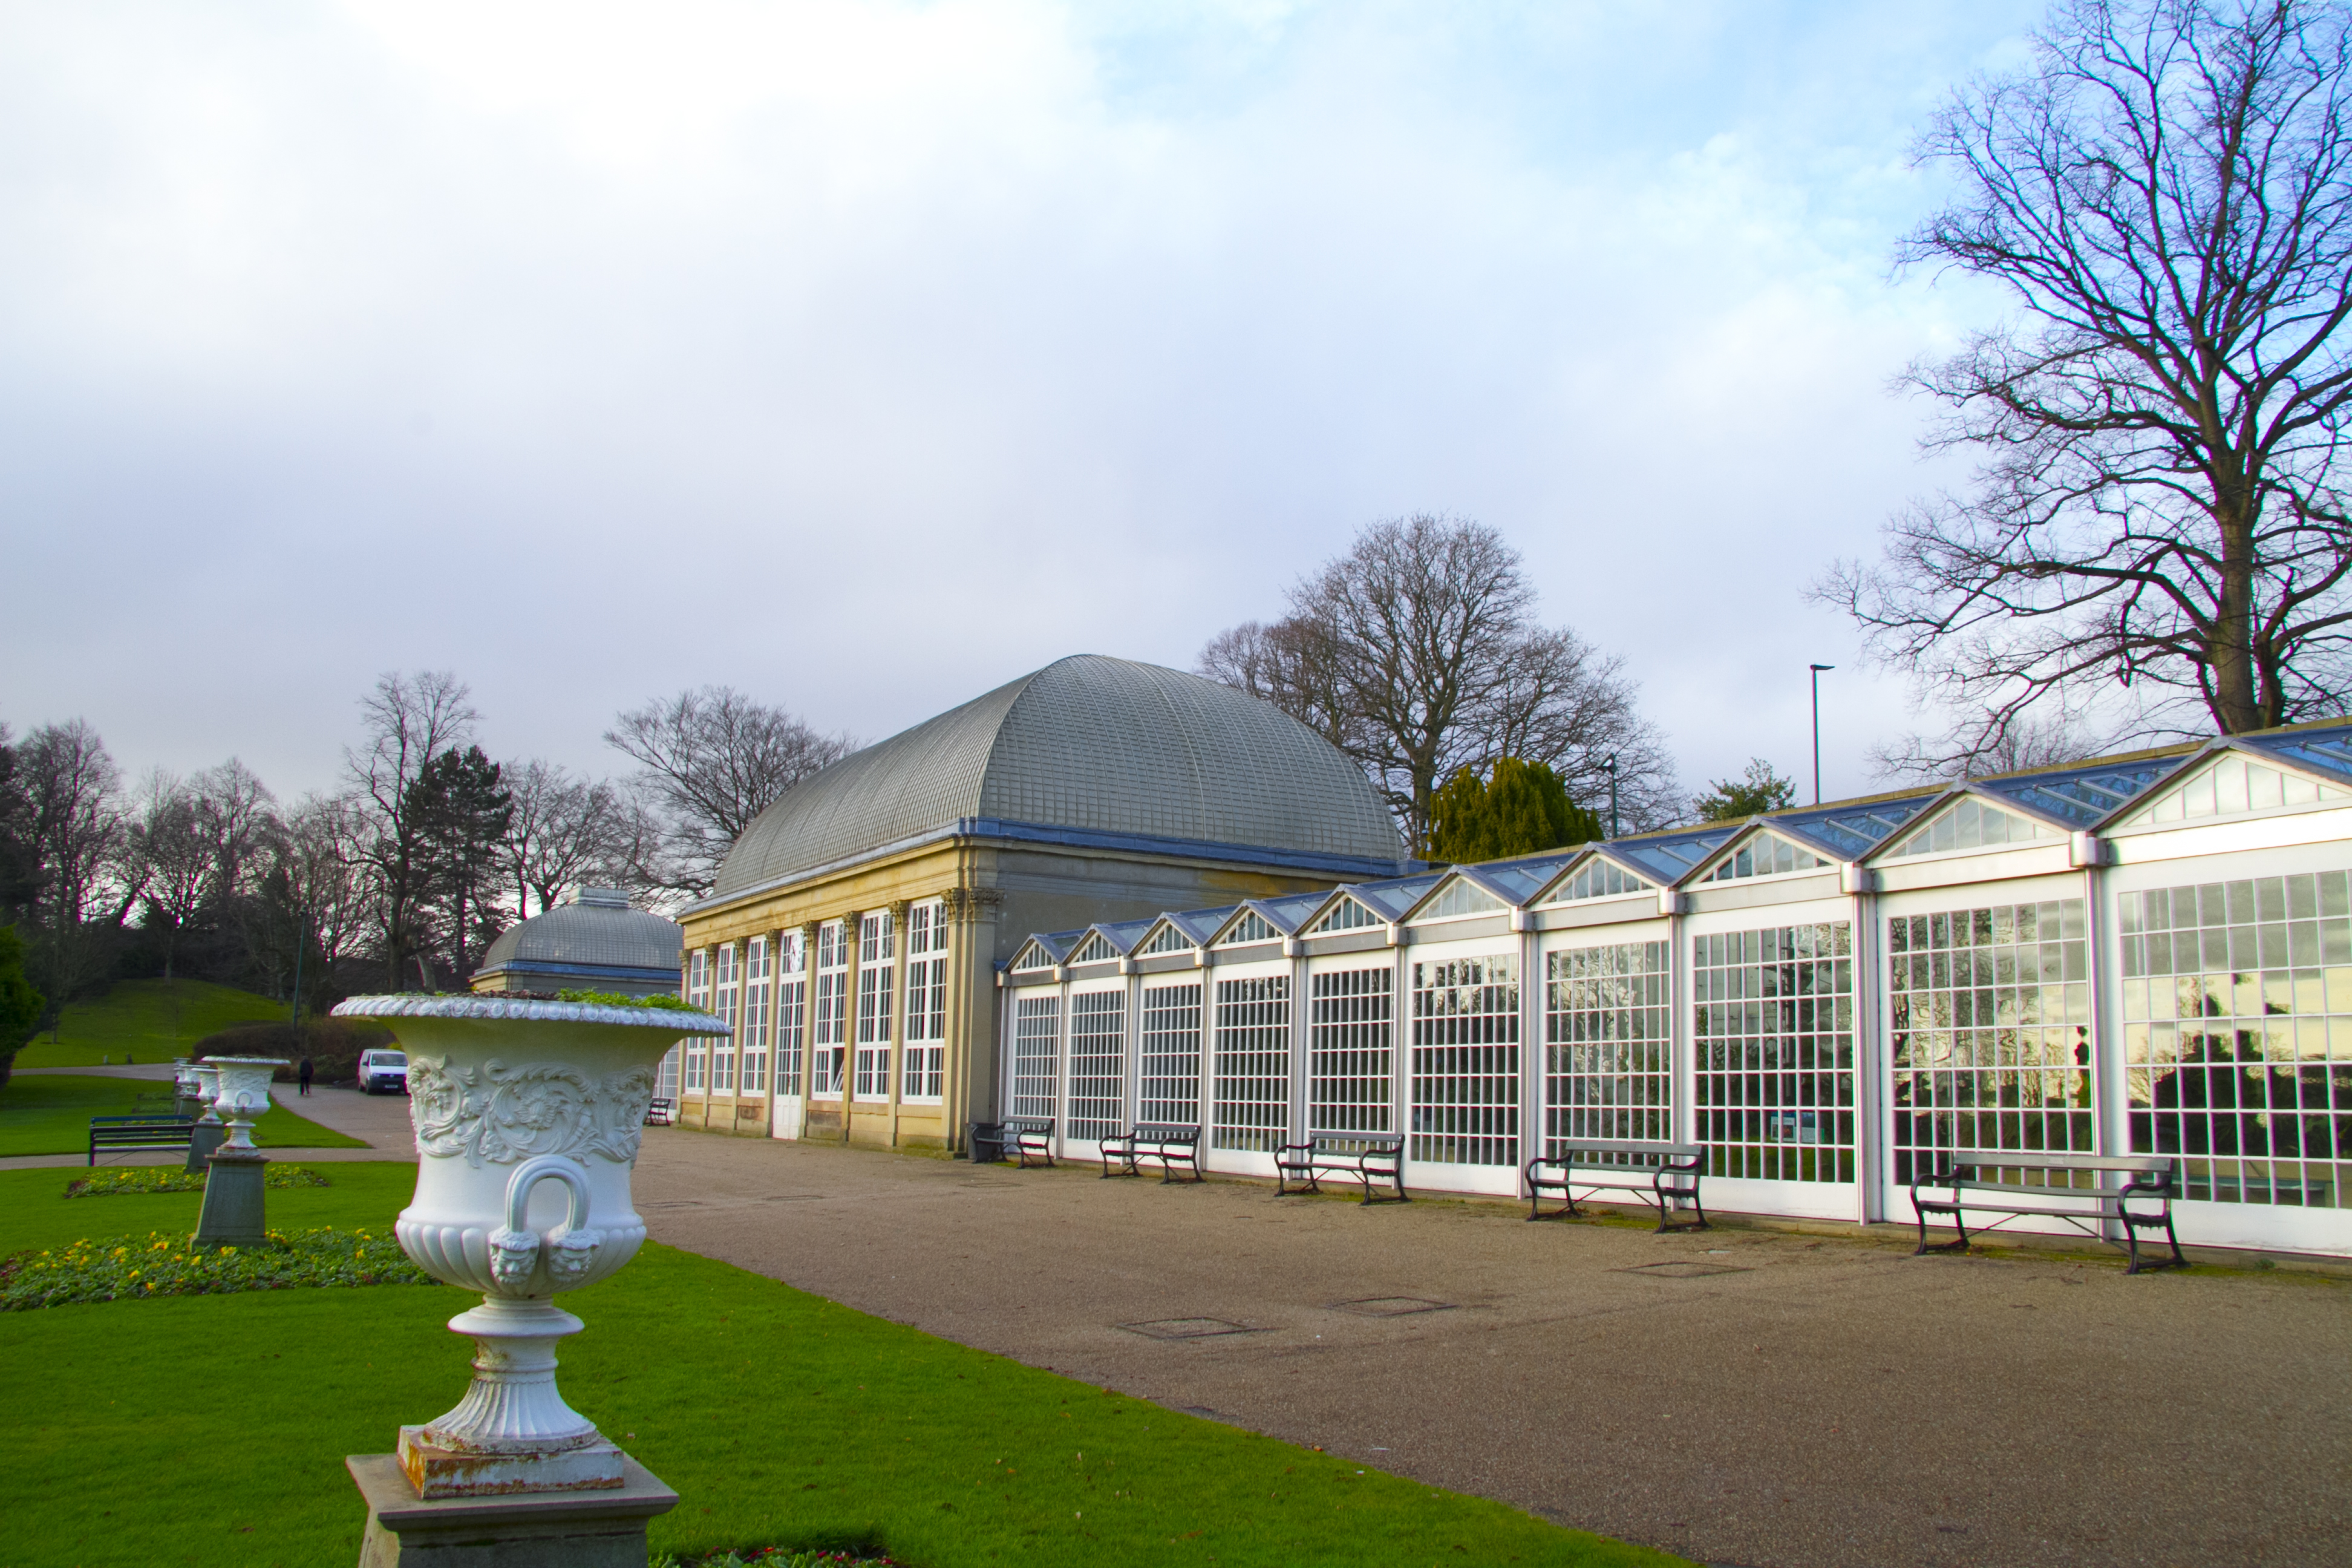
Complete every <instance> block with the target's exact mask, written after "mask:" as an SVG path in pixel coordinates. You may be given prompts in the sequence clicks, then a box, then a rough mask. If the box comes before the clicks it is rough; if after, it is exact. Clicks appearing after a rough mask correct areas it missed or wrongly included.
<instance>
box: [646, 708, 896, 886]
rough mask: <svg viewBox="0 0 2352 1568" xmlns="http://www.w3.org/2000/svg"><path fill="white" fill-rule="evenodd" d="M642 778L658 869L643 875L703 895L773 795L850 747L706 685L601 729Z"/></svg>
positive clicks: (844, 740)
mask: <svg viewBox="0 0 2352 1568" xmlns="http://www.w3.org/2000/svg"><path fill="white" fill-rule="evenodd" d="M604 741H605V743H606V744H607V745H611V746H614V747H616V748H618V749H619V750H620V751H621V752H624V753H625V754H626V755H627V756H628V757H629V758H630V759H631V760H632V761H634V762H635V763H637V765H638V766H639V768H640V769H641V770H642V771H641V772H640V773H638V775H637V778H636V784H637V787H638V788H639V789H640V790H641V791H642V792H643V793H644V795H645V797H646V800H647V801H649V802H650V803H651V804H652V805H653V807H654V809H655V810H656V812H657V813H658V814H659V815H660V816H661V818H662V823H663V827H664V839H665V842H664V845H663V848H664V851H665V855H664V860H665V862H666V863H665V864H664V865H663V866H661V867H659V868H649V874H650V875H652V876H654V877H655V878H656V879H658V880H659V882H660V884H661V885H662V886H664V887H666V888H667V889H671V890H673V891H676V892H680V893H685V894H688V895H691V896H697V897H698V896H700V895H701V894H703V893H705V892H708V891H709V888H710V883H711V879H712V878H713V877H714V876H716V875H717V873H718V870H719V862H720V861H721V860H724V859H725V858H727V851H728V850H729V849H730V848H732V847H734V844H735V840H736V839H738V838H740V837H742V834H743V830H744V829H745V828H747V827H749V826H751V820H752V818H754V817H756V816H759V815H760V813H761V812H762V811H765V810H766V809H767V808H768V807H769V805H772V803H773V802H774V801H775V799H776V797H777V796H779V795H782V794H783V793H784V791H786V790H788V789H790V788H792V786H793V785H794V784H798V783H800V782H801V780H803V779H804V778H807V777H808V776H809V775H810V774H812V773H815V772H817V771H818V770H819V769H821V768H824V767H825V766H827V765H828V764H830V763H835V762H838V761H839V760H840V759H842V758H843V757H845V756H847V755H848V754H849V753H850V752H854V751H856V749H857V742H856V741H854V740H852V739H851V738H850V737H848V736H847V735H822V734H819V733H818V732H817V731H815V730H814V729H812V728H810V727H809V726H808V725H807V724H805V723H803V722H802V721H800V720H798V719H796V718H794V717H793V715H792V714H790V713H788V712H786V711H785V710H782V709H781V708H771V707H768V706H767V705H766V704H764V703H761V702H757V701H754V700H752V699H751V698H749V697H746V696H744V695H743V694H742V693H741V692H740V691H737V690H735V689H733V688H731V687H726V686H706V687H702V688H700V689H697V690H693V691H685V692H681V693H679V694H678V695H677V696H676V697H673V698H669V699H667V700H657V701H653V702H648V703H646V705H645V706H644V707H642V708H639V709H636V710H633V711H630V712H626V713H624V714H622V715H621V716H620V717H619V719H618V720H617V721H615V722H614V727H613V728H612V729H610V730H607V731H604Z"/></svg>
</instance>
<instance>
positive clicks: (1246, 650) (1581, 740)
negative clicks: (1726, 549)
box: [1199, 514, 1675, 855]
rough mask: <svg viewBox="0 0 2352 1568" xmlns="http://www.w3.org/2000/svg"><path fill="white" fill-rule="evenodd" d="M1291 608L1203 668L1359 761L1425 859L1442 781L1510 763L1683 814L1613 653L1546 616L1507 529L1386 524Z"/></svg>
mask: <svg viewBox="0 0 2352 1568" xmlns="http://www.w3.org/2000/svg"><path fill="white" fill-rule="evenodd" d="M1289 597H1290V614H1289V615H1288V616H1286V617H1285V618H1284V619H1283V620H1281V621H1278V622H1276V624H1274V625H1273V626H1261V625H1258V624H1257V623H1255V622H1252V623H1248V624H1245V625H1244V626H1236V627H1234V628H1233V629H1232V630H1230V631H1227V632H1224V633H1222V634H1220V635H1219V636H1218V637H1215V638H1213V639H1212V640H1211V642H1210V643H1209V645H1208V646H1207V647H1205V648H1203V649H1202V654H1201V658H1200V665H1199V668H1200V670H1201V672H1202V674H1204V675H1207V676H1210V677H1212V678H1213V679H1219V680H1222V681H1223V682H1225V683H1226V684H1227V685H1230V686H1234V687H1238V688H1240V689H1243V690H1244V691H1248V692H1250V693H1252V694H1253V695H1255V696H1257V697H1261V698H1263V699H1265V700H1267V701H1269V702H1271V703H1273V704H1274V705H1275V706H1276V707H1278V708H1280V709H1282V710H1284V711H1285V712H1287V713H1289V714H1291V715H1292V716H1293V717H1294V718H1297V719H1298V720H1299V721H1301V722H1303V723H1306V724H1307V725H1309V726H1310V727H1312V728H1313V729H1315V730H1316V731H1317V732H1318V733H1320V734H1322V735H1323V736H1324V737H1325V738H1327V739H1328V740H1329V741H1331V742H1332V743H1333V744H1335V745H1337V746H1339V748H1340V749H1341V750H1343V751H1345V752H1349V754H1350V755H1352V756H1353V757H1355V758H1356V759H1357V761H1358V762H1360V763H1362V764H1363V766H1364V769H1365V772H1366V773H1369V774H1370V777H1371V779H1372V781H1373V784H1375V786H1376V787H1378V788H1379V789H1380V790H1381V793H1382V795H1384V797H1385V798H1386V799H1387V800H1388V802H1389V805H1390V808H1391V810H1392V811H1394V812H1395V814H1396V816H1397V819H1398V821H1399V822H1400V824H1402V826H1403V828H1404V831H1405V835H1406V837H1407V839H1408V841H1409V843H1410V844H1411V845H1412V852H1413V853H1414V854H1415V855H1418V854H1420V853H1421V852H1422V848H1423V844H1424V843H1425V840H1426V837H1427V834H1428V830H1429V822H1430V808H1431V803H1432V800H1433V797H1434V795H1435V794H1436V792H1437V789H1438V786H1439V785H1441V784H1444V782H1445V781H1446V780H1447V779H1449V778H1451V777H1453V776H1454V774H1455V773H1458V772H1460V771H1461V770H1462V769H1464V768H1465V767H1467V768H1471V769H1474V770H1481V769H1484V768H1485V767H1486V765H1487V764H1488V763H1491V762H1492V761H1493V760H1494V759H1495V758H1496V757H1498V756H1505V755H1509V756H1516V757H1518V758H1519V759H1520V760H1522V761H1524V762H1530V763H1545V764H1547V765H1548V766H1549V767H1551V768H1552V769H1553V771H1554V772H1556V773H1559V776H1560V778H1561V779H1562V781H1563V782H1564V783H1566V784H1568V785H1569V787H1570V793H1571V794H1572V795H1578V796H1579V798H1580V800H1581V801H1582V802H1585V803H1590V802H1591V801H1593V800H1596V799H1605V798H1606V795H1607V789H1608V784H1607V780H1608V765H1609V759H1610V758H1611V757H1612V756H1615V757H1617V758H1618V759H1619V761H1618V768H1619V775H1620V779H1621V802H1620V804H1621V807H1622V810H1623V815H1625V816H1628V817H1631V818H1632V819H1633V820H1634V821H1636V822H1640V823H1646V822H1649V821H1652V820H1667V819H1670V818H1671V816H1672V814H1673V811H1674V802H1675V791H1674V787H1673V768H1672V764H1671V763H1669V762H1668V761H1667V759H1666V757H1665V754H1664V747H1663V745H1662V744H1661V743H1660V740H1659V737H1658V734H1657V731H1655V729H1654V727H1652V726H1651V725H1649V724H1648V723H1647V722H1645V721H1643V720H1642V719H1641V718H1640V717H1639V715H1638V714H1637V713H1636V712H1635V710H1634V706H1633V686H1632V684H1631V683H1630V682H1629V681H1627V680H1626V679H1624V676H1623V673H1622V667H1621V666H1620V665H1619V663H1618V662H1617V661H1616V660H1614V659H1608V658H1598V657H1596V656H1595V655H1594V654H1593V653H1592V651H1591V649H1590V648H1589V647H1586V645H1585V644H1584V643H1583V642H1582V641H1581V640H1580V639H1579V638H1578V637H1576V635H1575V634H1574V633H1573V632H1570V631H1568V630H1566V629H1565V628H1557V629H1556V628H1548V627H1545V626H1539V625H1538V624H1537V623H1536V621H1535V619H1534V608H1535V590H1534V589H1533V587H1531V586H1530V585H1529V584H1528V581H1527V578H1526V574H1525V572H1524V571H1523V569H1522V566H1521V563H1520V559H1519V554H1518V552H1517V551H1516V550H1513V549H1512V548H1511V547H1510V546H1509V545H1508V544H1507V543H1506V542H1504V540H1503V538H1502V536H1501V535H1500V534H1498V533H1497V532H1496V531H1494V530H1493V529H1491V528H1487V527H1485V526H1484V525H1482V524H1479V523H1475V522H1470V521H1463V520H1459V519H1454V518H1444V517H1433V516H1428V515H1425V514H1424V515H1416V516H1413V517H1407V518H1399V519H1394V520H1391V521H1383V522H1377V523H1374V524H1372V525H1371V526H1370V527H1369V528H1367V529H1365V530H1364V531H1362V532H1361V533H1360V534H1359V535H1358V536H1357V539H1356V542H1355V543H1354V545H1353V546H1352V547H1351V548H1350V549H1349V551H1348V552H1347V553H1346V554H1344V555H1341V556H1339V557H1338V558H1336V559H1335V560H1332V561H1330V562H1328V563H1325V564H1324V566H1323V567H1322V568H1321V569H1320V570H1319V571H1318V572H1316V573H1315V574H1312V575H1310V576H1308V577H1307V578H1306V579H1305V580H1303V581H1301V582H1300V583H1298V584H1296V585H1295V586H1294V587H1293V588H1292V589H1291V591H1290V595H1289Z"/></svg>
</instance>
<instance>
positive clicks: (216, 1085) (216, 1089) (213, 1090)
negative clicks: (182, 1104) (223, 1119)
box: [188, 1057, 220, 1127]
mask: <svg viewBox="0 0 2352 1568" xmlns="http://www.w3.org/2000/svg"><path fill="white" fill-rule="evenodd" d="M188 1074H189V1076H190V1077H191V1078H193V1079H195V1082H196V1103H197V1104H199V1105H201V1106H203V1107H204V1108H205V1113H204V1115H202V1116H200V1117H198V1118H197V1121H200V1122H202V1123H204V1124H205V1125H206V1126H211V1127H217V1126H219V1125H220V1112H219V1110H218V1109H217V1108H216V1107H215V1105H214V1103H213V1102H214V1101H215V1100H218V1099H219V1098H220V1068H218V1067H216V1066H215V1065H214V1063H213V1061H212V1058H209V1057H208V1058H205V1060H203V1061H200V1062H198V1063H196V1064H195V1065H194V1066H193V1067H191V1068H188Z"/></svg>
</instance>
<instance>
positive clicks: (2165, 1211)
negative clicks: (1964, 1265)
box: [1911, 1149, 2189, 1274]
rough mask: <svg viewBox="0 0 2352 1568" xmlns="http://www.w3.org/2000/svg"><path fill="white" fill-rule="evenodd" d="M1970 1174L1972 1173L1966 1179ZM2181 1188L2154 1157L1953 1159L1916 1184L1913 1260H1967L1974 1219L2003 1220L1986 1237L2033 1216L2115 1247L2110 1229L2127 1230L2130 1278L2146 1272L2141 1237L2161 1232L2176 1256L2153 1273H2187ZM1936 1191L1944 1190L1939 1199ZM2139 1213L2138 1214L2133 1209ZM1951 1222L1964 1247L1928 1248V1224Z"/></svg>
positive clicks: (2016, 1153)
mask: <svg viewBox="0 0 2352 1568" xmlns="http://www.w3.org/2000/svg"><path fill="white" fill-rule="evenodd" d="M1983 1171H2041V1172H2043V1173H2045V1175H2047V1174H2050V1173H2061V1172H2063V1173H2065V1174H2067V1175H2068V1176H2070V1177H2071V1176H2081V1175H2087V1176H2089V1177H2090V1178H2091V1185H2089V1186H2087V1187H2077V1186H2072V1185H2068V1186H2056V1185H2052V1184H2048V1183H2047V1182H2046V1181H2045V1183H2044V1184H2042V1185H2038V1186H2031V1187H2029V1186H2026V1185H2024V1184H2022V1183H2019V1182H2003V1181H1998V1180H1993V1181H1988V1180H1986V1179H1984V1178H1983V1177H1982V1176H1980V1175H1978V1174H1975V1173H1978V1172H1983ZM1963 1172H1967V1173H1969V1174H1966V1175H1964V1174H1962V1173H1963ZM2107 1176H2123V1177H2125V1178H2126V1180H2125V1182H2124V1184H2122V1185H2121V1186H2109V1185H2107V1184H2105V1181H2104V1180H2103V1178H2105V1177H2107ZM2178 1185H2179V1162H2178V1161H2175V1160H2171V1159H2168V1158H2166V1157H2164V1156H2161V1155H2155V1154H2056V1153H2045V1152H2042V1151H2041V1150H2038V1149H1986V1150H1979V1151H1973V1152H1951V1153H1946V1154H1941V1155H1939V1156H1937V1166H1936V1168H1935V1169H1934V1170H1932V1171H1930V1172H1928V1173H1927V1174H1926V1175H1923V1176H1920V1177H1919V1178H1917V1179H1916V1180H1915V1181H1914V1182H1913V1183H1912V1184H1911V1212H1912V1213H1913V1214H1914V1215H1916V1216H1917V1217H1918V1220H1919V1245H1918V1247H1916V1249H1915V1250H1914V1251H1913V1252H1912V1256H1913V1257H1914V1258H1916V1257H1917V1256H1919V1254H1920V1253H1923V1252H1931V1251H1932V1252H1966V1251H1967V1250H1968V1249H1969V1226H1968V1214H1969V1212H1970V1211H1973V1212H1975V1213H1977V1214H1993V1215H2001V1216H2002V1217H2001V1218H2000V1219H1997V1220H1995V1221H1993V1222H1992V1224H1990V1225H1984V1226H1978V1227H1977V1228H1978V1229H1979V1231H1986V1230H1995V1229H1998V1228H1999V1227H2000V1226H2004V1225H2006V1224H2008V1223H2009V1222H2010V1221H2011V1220H2012V1219H2017V1218H2021V1217H2022V1216H2024V1215H2037V1216H2040V1217H2042V1218H2047V1219H2057V1220H2063V1221H2065V1222H2066V1223H2067V1224H2069V1225H2071V1226H2074V1228H2075V1229H2077V1230H2080V1231H2082V1232H2084V1234H2086V1235H2089V1236H2095V1237H2098V1238H2099V1239H2100V1240H2102V1241H2111V1240H2112V1239H2113V1238H2112V1237H2109V1236H2107V1235H2106V1225H2107V1222H2109V1221H2113V1222H2116V1223H2117V1224H2120V1225H2121V1226H2123V1232H2124V1249H2125V1251H2126V1253H2127V1254H2128V1255H2129V1256H2130V1258H2131V1264H2130V1267H2128V1268H2126V1269H2125V1270H2124V1272H2125V1273H2126V1274H2137V1273H2138V1272H2139V1271H2140V1268H2141V1264H2140V1257H2139V1233H2140V1232H2141V1231H2143V1230H2158V1229H2160V1230H2162V1231H2163V1232H2164V1239H2165V1240H2166V1241H2168V1242H2169V1243H2170V1244H2171V1246H2172V1256H2171V1258H2168V1259H2159V1260H2158V1261H2157V1262H2156V1263H2154V1264H2152V1265H2150V1267H2153V1268H2188V1267H2189V1259H2188V1258H2187V1256H2186V1255H2185V1254H2183V1253H2182V1252H2181V1250H2180V1237H2178V1236H2177V1235H2175V1234H2174V1233H2173V1229H2172V1199H2173V1195H2174V1194H2175V1193H2176V1191H2177V1190H2178ZM1930 1189H1937V1190H1940V1191H1941V1192H1942V1193H1943V1194H1944V1195H1943V1196H1941V1197H1937V1196H1935V1195H1934V1194H1933V1192H1931V1191H1930ZM2135 1200H2137V1202H2138V1203H2139V1205H2140V1207H2139V1209H2138V1210H2137V1212H2135V1211H2134V1209H2133V1208H2132V1206H2131V1205H2132V1204H2133V1202H2134V1201H2135ZM1928 1215H1949V1216H1950V1218H1951V1221H1952V1228H1953V1230H1954V1231H1956V1232H1958V1239H1956V1240H1952V1241H1947V1242H1939V1243H1937V1245H1936V1246H1934V1247H1929V1246H1928V1244H1927V1216H1928Z"/></svg>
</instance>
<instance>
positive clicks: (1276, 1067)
mask: <svg viewBox="0 0 2352 1568" xmlns="http://www.w3.org/2000/svg"><path fill="white" fill-rule="evenodd" d="M1215 1084H1216V1099H1215V1103H1216V1114H1215V1117H1214V1126H1215V1131H1213V1133H1212V1135H1211V1140H1210V1141H1211V1143H1212V1145H1213V1147H1215V1148H1219V1149H1248V1150H1255V1151H1257V1152H1262V1153H1268V1154H1270V1153H1272V1152H1274V1151H1275V1149H1276V1146H1277V1145H1279V1144H1280V1143H1281V1142H1282V1140H1283V1137H1284V1135H1285V1134H1286V1132H1287V1131H1288V1130H1289V1127H1290V976H1288V975H1287V974H1268V975H1264V976H1261V977H1259V978H1257V979H1255V980H1220V981H1218V982H1217V1047H1216V1076H1215Z"/></svg>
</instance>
